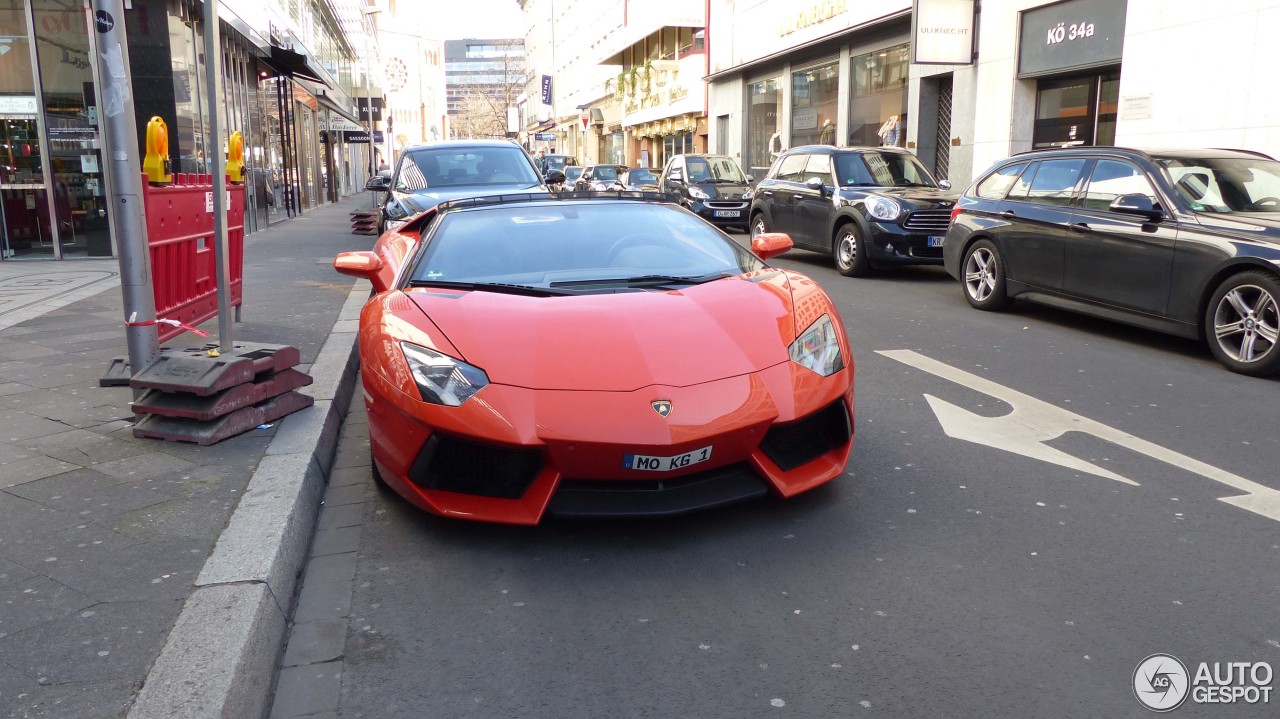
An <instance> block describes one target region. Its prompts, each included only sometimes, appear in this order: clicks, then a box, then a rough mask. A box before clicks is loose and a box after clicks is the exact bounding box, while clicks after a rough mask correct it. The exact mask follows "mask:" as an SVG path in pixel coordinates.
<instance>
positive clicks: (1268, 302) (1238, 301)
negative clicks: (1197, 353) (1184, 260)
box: [1206, 272, 1280, 376]
mask: <svg viewBox="0 0 1280 719" xmlns="http://www.w3.org/2000/svg"><path fill="white" fill-rule="evenodd" d="M1277 296H1280V283H1278V282H1277V281H1276V280H1275V279H1274V278H1272V277H1269V276H1267V275H1264V274H1263V273H1260V272H1246V273H1243V274H1240V275H1237V276H1235V277H1233V278H1232V279H1230V280H1228V281H1227V282H1226V283H1225V284H1223V286H1222V287H1220V288H1219V289H1218V291H1217V292H1216V293H1214V299H1213V302H1212V303H1211V307H1210V310H1209V316H1208V318H1206V319H1207V320H1208V321H1207V322H1206V326H1207V328H1208V329H1210V330H1211V331H1212V334H1210V336H1209V341H1210V348H1211V349H1213V350H1214V355H1216V356H1217V358H1218V359H1219V360H1220V361H1221V362H1222V363H1223V364H1225V365H1226V366H1227V367H1228V368H1230V369H1232V370H1234V371H1236V372H1242V373H1244V374H1250V375H1258V376H1261V375H1269V374H1273V373H1275V372H1276V370H1277V369H1280V350H1277V349H1276V343H1277V342H1280V306H1278V305H1277V302H1276V298H1277ZM1206 334H1209V333H1208V332H1206Z"/></svg>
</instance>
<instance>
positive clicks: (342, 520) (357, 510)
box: [316, 502, 364, 531]
mask: <svg viewBox="0 0 1280 719" xmlns="http://www.w3.org/2000/svg"><path fill="white" fill-rule="evenodd" d="M363 520H364V503H363V502H362V503H360V504H344V505H341V506H338V507H325V508H324V509H322V510H320V519H318V520H316V531H321V530H325V529H338V528H339V527H354V526H358V525H359V524H360V523H361V522H362V521H363Z"/></svg>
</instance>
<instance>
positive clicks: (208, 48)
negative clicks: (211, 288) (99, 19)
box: [204, 0, 231, 352]
mask: <svg viewBox="0 0 1280 719" xmlns="http://www.w3.org/2000/svg"><path fill="white" fill-rule="evenodd" d="M221 29H222V28H221V27H220V26H219V23H218V3H217V2H216V0H204V85H205V92H206V95H205V96H206V97H207V98H208V101H209V110H210V112H209V145H210V146H211V147H212V150H211V152H210V154H211V155H213V265H214V268H215V269H214V272H215V274H216V275H217V278H218V349H219V350H220V351H222V352H230V351H231V282H230V281H229V279H228V277H227V255H228V254H230V251H231V250H230V248H229V247H228V245H227V194H228V193H227V156H226V154H225V153H223V151H222V144H223V140H224V139H225V138H224V137H223V131H222V118H221V115H222V113H221V112H218V110H217V108H218V106H219V104H220V103H221V102H222V43H221V41H220V40H221V36H222V33H221Z"/></svg>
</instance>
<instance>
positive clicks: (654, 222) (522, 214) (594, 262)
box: [410, 202, 764, 287]
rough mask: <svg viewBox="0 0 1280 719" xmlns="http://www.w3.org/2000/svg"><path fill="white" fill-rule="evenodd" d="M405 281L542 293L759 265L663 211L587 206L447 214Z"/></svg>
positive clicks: (715, 235)
mask: <svg viewBox="0 0 1280 719" xmlns="http://www.w3.org/2000/svg"><path fill="white" fill-rule="evenodd" d="M427 242H428V244H427V246H426V250H425V251H424V252H423V253H422V255H421V259H419V261H418V263H417V264H416V266H415V267H414V268H413V270H412V273H411V275H410V277H411V278H412V279H414V280H439V281H445V282H506V283H511V284H520V285H529V286H534V287H549V286H550V284H551V283H552V282H572V281H574V280H592V279H601V278H610V279H616V278H622V277H635V276H641V275H652V274H661V275H678V276H683V277H689V276H701V275H710V274H714V273H719V272H726V273H730V274H740V273H742V272H751V271H754V270H758V269H761V268H762V267H764V263H763V262H761V261H760V260H759V259H758V258H756V257H755V256H754V255H752V254H751V253H750V252H748V251H747V250H746V249H745V248H743V247H742V246H740V245H738V244H737V243H736V242H734V241H732V240H730V239H728V238H727V237H725V236H724V235H723V234H721V233H720V232H719V231H718V230H716V229H715V228H714V227H712V226H711V225H709V224H707V223H706V222H704V221H702V220H701V219H699V218H697V217H696V216H694V215H691V214H688V213H685V212H682V211H680V210H678V209H676V208H674V207H672V206H670V205H659V204H650V203H641V202H587V203H557V204H536V205H525V204H521V205H507V206H500V207H492V208H486V209H482V210H463V211H456V212H447V213H445V214H444V215H443V216H442V217H441V218H440V220H439V226H438V228H437V229H436V231H435V232H434V233H433V234H432V235H431V236H430V238H429V239H428V241H427Z"/></svg>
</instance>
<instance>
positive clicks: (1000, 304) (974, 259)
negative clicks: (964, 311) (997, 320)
mask: <svg viewBox="0 0 1280 719" xmlns="http://www.w3.org/2000/svg"><path fill="white" fill-rule="evenodd" d="M960 283H961V285H962V286H963V287H964V298H965V299H966V300H968V301H969V304H970V305H972V306H973V307H975V308H977V309H980V310H984V311H986V312H995V311H997V310H1002V309H1004V308H1006V307H1008V306H1009V295H1008V294H1007V292H1006V290H1005V272H1004V257H1002V256H1001V255H1000V249H999V248H998V247H996V245H995V243H994V242H992V241H991V240H978V241H977V242H975V243H973V244H972V245H970V246H969V249H968V250H966V251H965V253H964V261H963V262H961V263H960Z"/></svg>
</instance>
